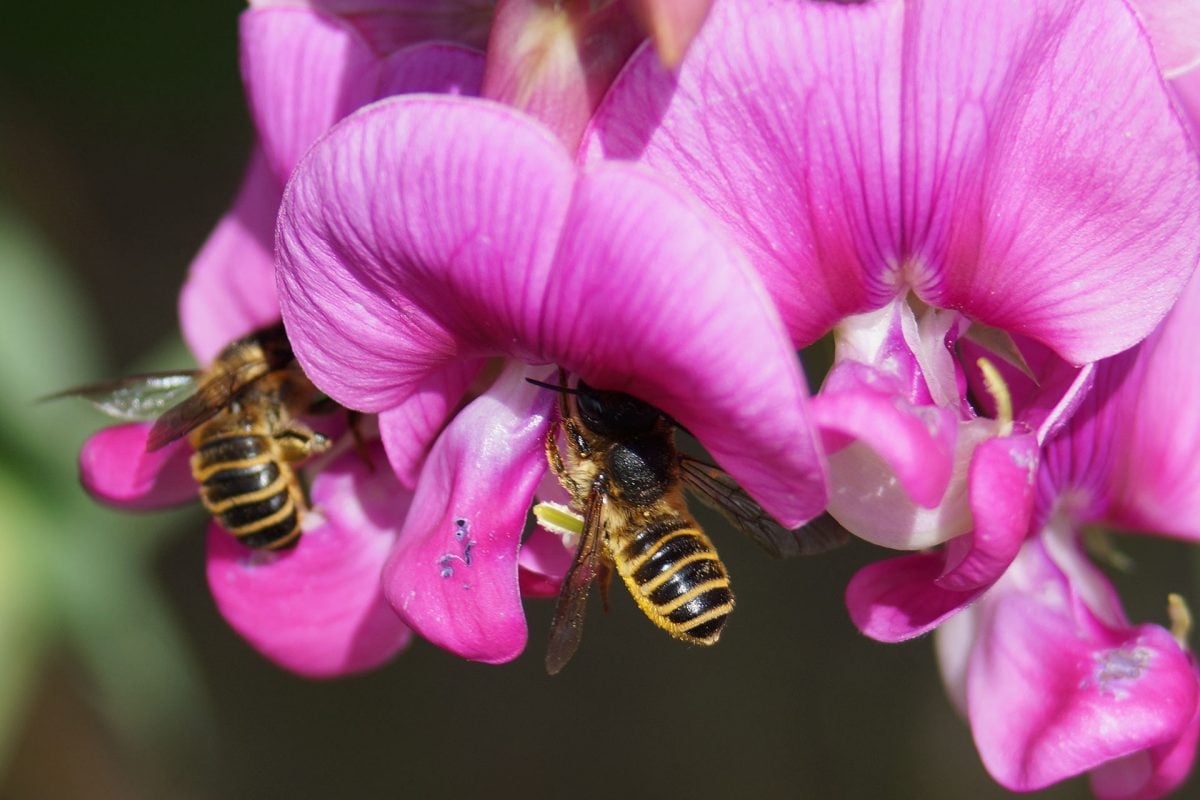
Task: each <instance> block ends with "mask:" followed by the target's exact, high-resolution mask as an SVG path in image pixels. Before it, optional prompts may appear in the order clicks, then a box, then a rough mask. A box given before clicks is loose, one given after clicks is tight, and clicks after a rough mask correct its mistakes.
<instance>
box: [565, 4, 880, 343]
mask: <svg viewBox="0 0 1200 800" xmlns="http://www.w3.org/2000/svg"><path fill="white" fill-rule="evenodd" d="M902 17H903V15H902V13H901V8H900V5H899V4H898V3H872V4H869V5H866V6H852V7H843V6H837V5H834V4H830V3H766V2H737V3H717V4H715V5H714V7H713V9H712V12H711V14H710V15H709V19H708V22H707V23H706V24H705V26H704V28H703V29H702V30H701V31H700V33H699V35H698V36H697V37H696V38H695V40H694V41H693V43H692V48H691V51H690V52H689V55H688V58H687V59H686V60H685V61H684V62H683V64H682V66H681V67H680V68H679V70H678V75H677V76H674V75H671V74H669V73H668V72H666V71H665V70H664V68H663V66H662V65H661V63H659V60H658V58H657V57H656V55H655V54H654V53H652V52H647V51H642V52H640V53H638V54H637V55H636V56H634V58H633V59H632V60H631V61H630V64H629V65H628V66H627V67H626V68H625V70H624V71H622V73H621V74H620V75H619V76H618V77H617V79H616V80H615V81H614V82H613V85H612V88H611V89H610V91H609V94H608V96H607V97H606V98H605V100H604V102H603V103H602V104H601V106H600V107H599V109H598V110H597V113H596V119H595V120H594V122H593V123H592V127H591V129H590V131H589V132H588V133H587V134H585V137H584V142H583V148H584V152H585V154H586V156H587V158H588V159H589V160H595V159H599V158H602V157H607V158H628V159H633V160H635V161H638V162H639V163H642V164H645V165H647V166H649V167H651V168H653V169H654V170H656V171H658V172H660V173H662V174H664V175H667V176H669V177H670V178H672V179H673V180H676V181H678V182H679V183H680V184H681V185H682V186H685V187H687V188H688V189H689V190H690V191H691V192H692V193H693V194H694V195H695V196H696V197H697V198H699V199H700V200H701V201H702V202H703V203H705V204H706V205H707V206H708V207H709V208H711V209H712V210H713V211H714V212H715V213H716V215H717V216H719V217H720V218H721V219H722V220H724V221H725V222H726V223H728V225H729V227H730V228H731V229H732V231H733V232H734V234H735V236H736V237H737V241H738V243H739V244H741V245H742V247H743V248H745V250H746V252H747V253H748V254H749V255H750V258H751V261H752V262H753V264H754V266H755V267H756V268H757V270H758V271H759V273H760V274H761V275H762V276H763V278H764V279H765V281H766V283H767V285H768V287H769V288H770V290H771V293H772V295H773V297H774V298H775V301H776V302H777V303H778V305H779V308H780V311H781V313H782V315H783V318H784V320H785V321H786V322H787V325H788V328H789V330H790V332H791V335H792V338H793V339H794V340H795V341H796V343H797V344H799V345H801V346H804V345H808V344H810V343H812V342H813V341H815V340H816V339H817V338H819V337H820V336H821V335H823V334H824V333H825V332H826V331H827V330H829V328H831V327H832V326H833V325H834V323H836V322H837V321H838V320H839V319H841V318H843V317H845V316H848V315H850V314H853V313H856V312H860V311H865V310H867V309H869V308H875V307H879V306H881V305H883V304H884V303H886V302H887V301H889V300H890V299H891V298H892V297H894V296H895V293H896V288H895V285H894V282H893V281H892V280H890V279H889V280H882V279H881V277H880V276H882V274H883V273H884V272H886V271H887V269H888V264H889V259H890V258H892V256H893V255H894V249H895V248H894V247H893V246H892V243H893V242H894V241H895V240H897V239H898V238H899V236H898V233H897V228H898V224H897V222H896V221H895V219H894V217H895V216H896V214H897V213H898V210H899V203H898V197H897V195H898V185H897V173H898V167H897V164H898V156H899V143H900V140H899V134H900V130H899V125H898V123H897V120H896V110H895V106H896V103H897V97H898V91H899V90H898V87H897V86H896V85H895V77H894V76H897V75H899V74H900V71H901V70H900V59H899V56H900V49H899V36H900V31H901V26H902V23H903V18H902ZM749 42H752V43H753V45H747V44H746V43H749ZM851 54H853V63H842V62H843V60H845V61H849V60H850V56H851ZM885 109H890V113H889V111H888V110H885ZM860 134H861V135H860Z"/></svg>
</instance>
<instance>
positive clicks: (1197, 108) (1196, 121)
mask: <svg viewBox="0 0 1200 800" xmlns="http://www.w3.org/2000/svg"><path fill="white" fill-rule="evenodd" d="M1171 89H1172V90H1174V92H1175V98H1176V99H1177V100H1178V101H1179V104H1180V106H1182V107H1183V115H1184V117H1185V118H1186V119H1187V121H1188V122H1189V123H1191V126H1192V132H1193V134H1194V135H1195V136H1196V137H1200V68H1197V69H1194V70H1192V71H1191V72H1188V73H1185V74H1183V75H1180V76H1179V77H1178V78H1176V79H1175V80H1173V81H1171Z"/></svg>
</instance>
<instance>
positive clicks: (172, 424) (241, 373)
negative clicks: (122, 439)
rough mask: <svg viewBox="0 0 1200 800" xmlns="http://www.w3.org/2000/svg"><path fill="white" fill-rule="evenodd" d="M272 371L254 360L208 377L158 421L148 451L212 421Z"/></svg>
mask: <svg viewBox="0 0 1200 800" xmlns="http://www.w3.org/2000/svg"><path fill="white" fill-rule="evenodd" d="M269 371H270V366H269V365H268V364H267V363H266V362H265V361H253V362H249V363H246V364H243V365H242V366H240V367H239V368H238V369H234V370H228V371H223V372H218V373H217V374H216V375H213V376H212V377H210V378H208V379H207V380H205V381H204V383H202V384H200V387H199V388H198V389H196V391H195V392H194V393H193V394H192V395H191V396H189V397H187V398H185V399H184V400H183V402H181V403H179V404H178V405H176V406H172V407H171V408H170V409H168V410H167V411H166V413H164V414H163V415H162V416H160V417H159V418H158V419H157V420H155V421H154V427H152V428H151V429H150V437H149V438H148V439H147V440H146V452H154V451H155V450H158V449H159V448H162V447H165V446H166V445H168V444H170V443H171V442H173V441H175V440H176V439H178V438H179V437H181V436H185V435H187V434H188V433H190V432H191V431H193V430H195V429H196V428H197V427H199V426H200V425H201V424H203V423H205V422H207V421H208V420H210V419H212V418H213V417H214V416H215V415H216V414H217V412H219V411H221V410H222V409H224V408H225V407H226V406H228V405H229V403H230V401H232V400H233V398H234V397H235V396H236V395H237V393H238V392H240V391H241V390H242V389H245V388H246V387H247V386H249V385H250V384H252V383H254V381H256V380H258V379H259V378H261V377H263V376H264V375H266V374H267V373H268V372H269Z"/></svg>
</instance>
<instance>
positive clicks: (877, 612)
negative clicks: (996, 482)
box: [846, 534, 983, 642]
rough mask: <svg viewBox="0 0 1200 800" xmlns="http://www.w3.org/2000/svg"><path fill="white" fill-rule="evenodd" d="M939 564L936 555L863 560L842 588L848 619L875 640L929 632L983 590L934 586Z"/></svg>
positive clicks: (941, 561) (941, 562)
mask: <svg viewBox="0 0 1200 800" xmlns="http://www.w3.org/2000/svg"><path fill="white" fill-rule="evenodd" d="M967 535H969V534H964V536H967ZM944 566H945V558H944V556H943V555H942V554H941V553H916V554H914V555H908V556H900V557H899V558H889V559H888V560H886V561H879V562H877V563H875V564H868V565H867V566H865V567H863V568H862V569H860V570H859V571H858V572H857V573H856V574H855V575H854V577H853V578H851V579H850V583H849V584H848V585H847V586H846V607H847V608H848V609H849V610H850V619H851V620H852V621H853V622H854V624H855V626H857V627H858V629H859V630H860V631H862V632H863V633H864V634H866V635H867V636H870V637H871V638H872V639H874V640H876V641H879V642H903V641H906V640H908V639H912V638H914V637H916V636H920V635H922V634H924V633H928V632H929V631H931V630H933V629H934V628H936V627H937V626H938V624H940V623H941V622H942V621H943V620H945V619H947V618H948V617H950V616H951V615H952V614H954V613H955V612H956V611H958V610H959V609H961V608H963V607H964V606H965V605H967V604H968V603H970V602H971V601H973V600H974V599H975V598H977V597H978V596H979V595H981V594H983V590H982V589H981V590H978V591H975V592H972V593H968V594H965V595H964V594H963V593H962V592H948V591H946V590H944V589H941V588H939V587H938V586H937V584H936V580H937V577H938V576H939V575H941V574H942V568H943V567H944Z"/></svg>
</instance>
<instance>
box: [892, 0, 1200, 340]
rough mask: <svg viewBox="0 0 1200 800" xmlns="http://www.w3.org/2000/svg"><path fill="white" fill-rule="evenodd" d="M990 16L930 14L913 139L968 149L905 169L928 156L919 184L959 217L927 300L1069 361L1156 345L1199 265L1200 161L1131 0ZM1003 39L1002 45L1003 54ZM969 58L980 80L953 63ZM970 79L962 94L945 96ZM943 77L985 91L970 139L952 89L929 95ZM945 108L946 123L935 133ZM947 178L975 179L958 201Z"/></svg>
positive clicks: (969, 11)
mask: <svg viewBox="0 0 1200 800" xmlns="http://www.w3.org/2000/svg"><path fill="white" fill-rule="evenodd" d="M939 6H940V8H939ZM987 9H988V12H989V13H977V12H978V9H976V8H974V7H968V6H967V5H964V4H961V3H954V2H945V3H937V4H930V13H929V14H928V16H927V20H926V21H927V23H928V24H925V25H922V26H921V31H922V33H921V38H920V47H921V48H922V51H923V52H924V53H927V54H926V55H923V57H922V58H921V59H920V61H919V62H918V65H917V67H916V71H915V72H914V75H913V80H912V81H911V82H910V84H909V89H910V94H911V95H912V97H911V98H910V99H909V100H908V101H907V102H908V104H909V106H908V108H909V111H908V112H907V113H910V114H911V119H912V122H913V124H914V125H915V126H916V128H917V132H916V138H915V139H914V141H913V146H914V148H916V147H920V146H922V145H924V144H927V143H930V142H934V141H938V138H937V137H938V136H939V130H940V136H942V137H944V136H947V135H953V136H954V137H955V138H954V141H963V140H964V139H965V141H966V144H964V146H963V147H962V150H961V154H959V153H956V154H955V156H956V158H955V160H954V161H950V160H949V159H947V160H946V161H945V162H941V161H939V160H935V159H933V158H928V159H926V158H921V157H920V156H919V155H918V152H917V151H915V150H914V151H913V152H912V153H911V158H910V159H909V160H910V161H913V162H919V163H920V164H921V166H920V167H919V175H918V179H917V181H918V182H917V188H918V191H921V192H922V193H923V194H924V195H925V196H926V197H928V198H929V202H930V203H931V204H932V203H933V202H934V198H937V200H936V202H937V203H938V204H939V207H940V208H942V209H943V212H948V211H949V209H953V210H954V214H955V217H954V219H953V220H951V219H950V218H949V217H946V218H945V222H944V226H945V227H944V230H943V231H941V233H942V234H943V235H944V238H942V237H938V238H939V239H940V241H938V240H934V239H930V240H928V242H927V244H926V247H927V248H929V249H931V250H933V251H934V252H937V253H938V254H939V255H938V256H937V257H935V258H934V259H932V260H933V261H935V262H941V263H942V264H944V269H945V275H944V278H943V279H940V280H944V283H941V282H939V283H937V284H931V288H930V291H929V292H928V293H926V294H923V296H924V297H925V299H927V300H928V301H929V302H931V303H933V304H935V305H939V306H942V307H951V308H963V309H965V310H967V313H968V314H970V315H971V316H972V317H973V318H975V319H978V320H981V321H983V322H985V323H988V324H990V325H994V326H996V327H999V328H1003V329H1005V330H1009V331H1014V332H1018V333H1023V334H1025V335H1027V336H1030V337H1032V338H1034V339H1038V340H1039V341H1042V342H1043V343H1045V344H1047V345H1049V346H1050V347H1052V348H1053V349H1054V350H1056V351H1057V352H1058V353H1059V354H1060V355H1062V356H1063V358H1065V359H1066V360H1068V361H1071V362H1074V363H1076V364H1081V363H1084V362H1088V361H1094V360H1096V359H1098V358H1101V357H1104V356H1107V355H1111V354H1113V353H1116V352H1119V351H1121V350H1123V349H1125V348H1127V347H1129V346H1130V345H1132V344H1134V343H1136V342H1137V341H1138V340H1140V339H1141V338H1143V337H1144V336H1146V334H1148V333H1149V332H1150V331H1151V330H1152V329H1153V327H1154V325H1155V324H1157V322H1158V321H1159V320H1160V319H1161V318H1162V316H1163V315H1164V314H1165V313H1166V312H1167V310H1168V309H1169V308H1170V306H1171V304H1172V302H1173V301H1174V298H1175V296H1176V295H1177V294H1178V292H1179V291H1180V290H1181V289H1182V287H1183V284H1184V282H1185V281H1186V280H1187V278H1188V276H1189V275H1190V274H1191V271H1192V269H1193V267H1194V266H1195V264H1196V260H1197V255H1198V254H1200V180H1198V178H1200V172H1198V170H1197V168H1196V157H1195V153H1194V152H1193V150H1192V148H1191V146H1190V144H1189V142H1188V139H1187V136H1186V132H1185V131H1184V130H1183V128H1182V126H1181V125H1180V123H1179V119H1178V116H1177V114H1176V113H1175V112H1174V110H1173V108H1172V107H1171V103H1170V99H1169V97H1168V96H1167V95H1166V93H1165V92H1164V91H1163V85H1162V79H1161V77H1160V76H1159V72H1158V67H1157V64H1155V62H1154V59H1153V54H1152V53H1151V52H1150V48H1149V46H1148V43H1147V42H1146V41H1145V39H1144V37H1143V36H1141V34H1140V30H1139V28H1138V25H1137V23H1136V20H1135V19H1133V18H1132V16H1131V15H1130V14H1129V10H1128V8H1127V7H1126V6H1125V4H1124V3H1120V2H1115V0H1113V1H1111V2H1110V1H1103V2H1093V1H1092V0H1088V1H1087V2H1076V3H1070V4H1064V3H1060V2H1050V1H1049V0H1048V1H1047V2H1042V3H1027V4H1020V5H1012V4H1003V5H995V6H987ZM923 16H925V15H923ZM935 20H936V24H935ZM991 42H997V43H998V44H999V47H998V48H996V49H994V50H991V51H990V52H989V50H990V49H991V48H990V43H991ZM967 61H970V62H971V64H972V67H973V69H971V70H970V71H968V72H961V71H959V70H949V71H948V70H946V68H945V65H946V64H959V63H962V62H967ZM996 64H1005V65H1008V69H1006V70H1003V71H1002V70H996V69H994V65H996ZM958 75H963V76H965V80H964V81H963V82H962V84H961V85H960V86H958V87H951V86H949V85H948V83H949V81H947V77H953V76H958ZM1084 75H1086V76H1087V79H1086V80H1083V79H1081V78H1080V76H1084ZM968 81H969V82H968ZM930 85H938V87H939V90H940V91H941V92H945V91H947V90H950V91H955V92H956V93H958V96H970V95H971V94H974V93H976V92H978V93H980V94H981V95H982V97H981V100H980V107H981V108H980V111H979V112H978V115H975V113H974V112H973V110H972V109H971V108H967V109H964V111H965V113H967V114H968V115H970V122H968V123H967V124H966V126H965V128H966V129H965V130H963V131H960V130H959V129H957V127H956V126H957V125H958V124H959V123H958V122H957V118H958V114H959V113H960V112H959V110H958V109H954V108H947V107H946V106H945V104H944V102H943V100H942V99H941V98H942V95H941V94H936V93H932V92H929V93H923V92H921V91H920V87H924V86H930ZM937 109H942V114H941V116H940V118H939V117H933V118H934V119H939V128H938V129H935V128H932V127H926V123H925V120H926V119H927V118H930V115H932V114H934V113H935V111H936V110H937ZM1130 141H1137V143H1138V145H1137V147H1130V146H1129V142H1130ZM948 168H949V169H954V168H958V169H962V170H970V171H969V172H966V173H965V174H960V175H958V176H955V178H954V185H953V188H952V189H950V190H949V191H947V188H948V187H946V186H943V185H942V182H943V180H944V179H945V177H946V170H947V169H948ZM940 204H945V205H940ZM972 220H978V221H984V224H979V223H978V222H975V223H972V222H971V221H972ZM931 266H932V264H931ZM936 269H937V268H935V270H936ZM931 272H932V271H931ZM935 286H936V288H934V287H935Z"/></svg>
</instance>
